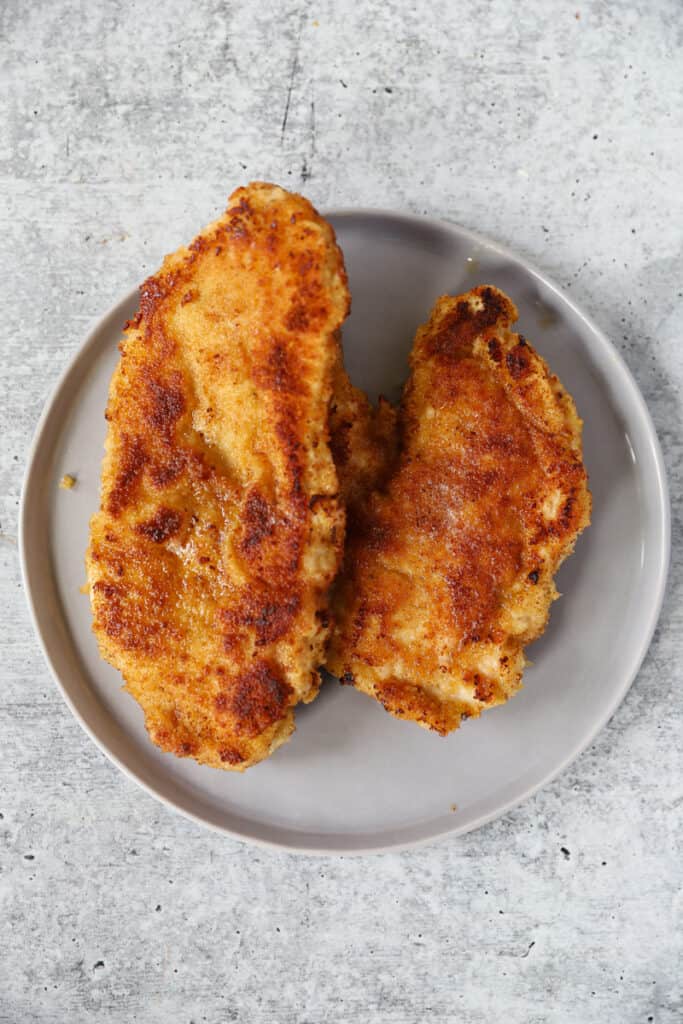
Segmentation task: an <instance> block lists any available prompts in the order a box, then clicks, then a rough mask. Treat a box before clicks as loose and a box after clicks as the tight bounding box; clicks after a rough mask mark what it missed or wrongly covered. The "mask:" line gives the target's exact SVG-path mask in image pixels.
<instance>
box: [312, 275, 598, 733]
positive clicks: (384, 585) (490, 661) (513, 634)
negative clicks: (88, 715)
mask: <svg viewBox="0 0 683 1024" xmlns="http://www.w3.org/2000/svg"><path fill="white" fill-rule="evenodd" d="M516 319H517V310H516V308H515V306H514V304H513V302H512V301H511V300H510V299H509V298H508V297H507V296H506V295H504V294H503V292H501V291H499V290H498V289H496V288H493V287H480V288H475V289H473V290H472V291H470V292H467V293H466V294H464V295H460V296H457V297H455V298H453V297H450V296H445V297H443V298H440V299H439V300H438V301H437V303H436V305H435V306H434V309H433V310H432V313H431V316H430V318H429V321H428V322H427V323H426V324H424V325H423V326H422V327H420V328H419V330H418V332H417V336H416V339H415V344H414V348H413V351H412V355H411V359H410V365H411V376H410V379H409V381H408V383H407V385H406V388H405V391H404V395H403V401H402V406H401V411H400V418H399V455H398V457H397V460H396V462H395V465H394V468H393V470H392V472H391V473H390V475H389V479H388V481H386V482H385V484H384V486H381V487H380V488H379V489H376V490H375V491H374V493H372V494H371V495H370V497H369V499H367V501H366V503H365V506H364V508H365V511H364V514H363V515H362V516H358V517H355V519H354V521H353V523H351V524H350V528H349V531H348V535H347V549H346V553H345V565H344V572H343V575H342V578H341V579H340V580H339V581H338V583H337V586H336V590H335V600H334V617H335V626H334V630H333V636H332V639H331V645H330V651H329V654H328V660H327V667H328V669H329V670H330V671H331V672H333V673H334V674H335V675H337V676H338V677H339V678H340V679H341V680H342V682H346V683H352V684H353V685H354V686H356V687H357V688H358V689H359V690H361V691H363V692H364V693H366V694H368V695H369V696H371V697H374V698H375V699H376V700H378V701H380V702H381V703H382V704H383V705H384V707H385V708H386V709H387V710H388V711H390V712H391V713H392V714H393V715H396V716H397V717H399V718H405V719H410V720H413V721H416V722H418V723H419V724H420V725H423V726H426V727H428V728H431V729H434V730H436V731H437V732H439V733H441V734H444V735H445V734H446V733H449V732H451V731H452V730H453V729H457V727H458V726H459V724H460V722H461V721H462V720H463V719H464V718H469V717H472V716H475V717H476V716H478V715H479V714H480V713H481V712H482V711H483V710H484V709H486V708H490V707H492V706H494V705H496V704H500V703H502V702H504V701H505V700H507V699H508V697H510V696H511V695H512V694H514V693H515V691H516V690H518V689H519V687H520V686H521V681H522V672H523V669H524V665H525V657H524V648H525V646H526V645H527V644H529V643H531V641H532V640H535V639H536V638H537V637H539V636H540V635H541V633H542V632H543V630H544V629H545V626H546V623H547V620H548V613H549V608H550V605H551V603H552V602H553V600H554V599H555V598H556V597H557V591H556V589H555V584H554V582H553V577H554V575H555V573H556V572H557V570H558V568H559V566H560V564H561V563H562V561H563V560H564V558H566V556H567V555H568V554H569V553H570V552H571V551H572V550H573V548H574V544H575V542H576V539H577V537H578V535H579V534H580V533H581V531H582V530H583V529H584V528H585V527H586V526H587V525H588V522H589V517H590V495H589V491H588V487H587V480H586V472H585V470H584V467H583V462H582V452H581V426H582V424H581V421H580V419H579V417H578V415H577V412H576V408H575V406H574V402H573V401H572V399H571V397H570V396H569V395H568V394H567V392H566V390H565V389H564V388H563V386H562V384H561V383H560V381H559V380H558V379H557V377H556V376H554V375H553V374H552V373H551V372H550V370H549V369H548V367H547V365H546V364H545V362H544V361H543V359H541V357H540V356H539V355H538V354H537V353H536V352H535V351H534V349H533V348H532V347H531V345H530V344H529V342H528V341H527V340H526V338H524V337H523V336H522V335H521V334H516V333H514V331H513V330H512V329H511V328H512V324H513V323H514V321H515V320H516Z"/></svg>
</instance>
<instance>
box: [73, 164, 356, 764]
mask: <svg viewBox="0 0 683 1024" xmlns="http://www.w3.org/2000/svg"><path fill="white" fill-rule="evenodd" d="M348 308H349V294H348V289H347V283H346V274H345V271H344V263H343V258H342V254H341V252H340V250H339V248H338V247H337V245H336V243H335V238H334V233H333V231H332V229H331V227H330V226H329V225H328V224H327V223H326V222H325V221H324V220H323V219H322V218H321V217H320V216H319V215H318V214H317V213H316V211H315V210H314V209H313V207H312V206H311V205H310V203H309V202H308V201H307V200H305V199H303V198H302V197H301V196H297V195H292V194H289V193H287V192H285V191H284V190H283V189H281V188H278V187H276V186H273V185H267V184H262V183H255V184H252V185H250V186H248V187H247V188H241V189H238V190H237V191H236V192H235V193H234V194H233V195H232V196H231V198H230V201H229V206H228V208H227V210H226V212H225V214H224V215H223V216H222V217H221V218H220V219H219V220H217V221H216V222H215V223H213V224H211V225H210V226H209V227H208V228H206V230H204V231H203V232H202V233H201V234H200V235H199V236H198V237H197V238H196V239H195V240H194V241H193V242H192V244H191V245H190V246H189V247H188V248H181V249H179V250H178V252H176V253H174V254H173V255H171V256H168V257H166V259H165V261H164V264H163V266H162V268H161V270H160V271H159V272H158V273H157V274H155V275H154V276H153V277H151V278H149V280H147V281H146V282H145V284H144V285H143V286H142V288H141V298H140V310H139V312H138V314H137V315H136V316H135V317H134V319H133V320H132V321H131V322H130V323H129V324H128V325H127V329H126V336H125V339H124V341H123V342H122V343H121V346H120V348H121V359H120V362H119V365H118V367H117V369H116V372H115V374H114V377H113V380H112V384H111V390H110V395H109V404H108V408H107V419H108V421H109V430H108V436H107V441H106V454H105V458H104V464H103V470H102V493H101V508H100V511H99V512H98V513H97V514H96V515H95V516H94V517H93V519H92V523H91V535H90V546H89V549H88V553H87V579H88V590H89V595H90V600H91V603H92V610H93V616H94V624H93V629H94V632H95V634H96V636H97V640H98V643H99V647H100V651H101V654H102V656H103V657H104V658H105V659H106V660H107V661H109V662H110V663H111V664H112V665H114V666H115V667H116V668H118V669H119V670H120V671H121V673H122V675H123V677H124V680H125V684H126V689H127V690H128V691H129V692H130V693H131V694H132V696H133V697H134V698H135V699H136V700H137V701H138V703H139V704H140V705H141V707H142V709H143V711H144V714H145V723H146V726H147V730H148V732H149V735H150V737H151V739H152V740H153V741H154V743H156V744H157V745H158V746H159V747H161V748H162V749H163V750H165V751H170V752H172V753H174V754H177V755H179V756H189V757H193V758H195V759H196V760H197V761H199V762H200V763H203V764H208V765H213V766H215V767H218V768H225V769H236V770H238V771H241V770H243V769H244V768H247V767H249V766H250V765H253V764H254V763H256V762H258V761H260V760H262V759H263V758H265V757H267V756H268V755H269V754H270V753H271V752H272V751H273V750H275V749H276V748H277V747H278V746H279V745H280V744H282V743H283V742H284V741H285V740H287V738H288V737H289V736H290V734H291V733H292V731H293V729H294V707H295V705H296V704H297V703H298V702H299V701H305V702H308V701H310V700H312V699H313V698H314V697H315V696H316V694H317V691H318V686H319V675H318V671H317V669H318V666H319V665H320V664H321V663H322V662H323V660H324V648H325V642H326V639H327V633H328V625H327V623H328V614H327V594H328V590H329V587H330V583H331V581H332V579H333V578H334V576H335V573H336V572H337V568H338V566H339V562H340V558H341V553H342V545H343V539H344V510H343V506H342V504H341V502H340V500H339V497H338V481H337V474H336V471H335V466H334V462H333V459H332V455H331V452H330V445H329V427H328V416H329V408H330V402H331V395H332V386H333V375H337V374H338V372H339V370H338V365H339V360H340V352H339V340H338V331H339V328H340V326H341V323H342V321H343V320H344V318H345V316H346V315H347V312H348Z"/></svg>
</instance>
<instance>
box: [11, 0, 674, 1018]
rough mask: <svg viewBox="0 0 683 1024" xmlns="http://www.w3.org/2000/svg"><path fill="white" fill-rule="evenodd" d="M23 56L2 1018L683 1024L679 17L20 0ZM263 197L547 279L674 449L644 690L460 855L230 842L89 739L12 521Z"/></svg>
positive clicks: (14, 244)
mask: <svg viewBox="0 0 683 1024" xmlns="http://www.w3.org/2000/svg"><path fill="white" fill-rule="evenodd" d="M0 32H1V43H0V58H1V64H0V108H1V110H2V122H1V123H2V132H1V135H0V190H1V193H2V203H1V204H0V217H1V218H2V223H1V231H0V275H1V276H0V280H1V281H2V292H3V302H2V306H3V323H4V328H3V329H2V359H1V360H0V380H1V382H2V402H1V403H0V437H1V438H2V441H1V444H0V522H1V530H2V533H1V536H0V553H1V563H0V564H1V569H0V606H1V607H2V609H3V611H4V614H5V616H6V618H5V620H4V622H5V626H4V628H3V629H2V631H1V633H0V645H1V661H0V664H1V666H2V670H1V679H2V690H1V698H0V922H1V925H2V926H1V927H0V1022H2V1024H23V1022H25V1021H36V1022H40V1024H48V1022H50V1024H52V1022H54V1024H78V1022H81V1021H92V1020H98V1021H100V1020H101V1021H107V1022H115V1024H119V1022H120V1024H124V1022H125V1024H128V1022H132V1021H140V1022H143V1021H144V1022H151V1024H156V1022H159V1024H161V1022H164V1024H165V1022H167V1021H169V1020H173V1021H174V1022H179V1024H180V1022H182V1024H190V1022H194V1024H201V1022H208V1024H221V1022H224V1021H237V1022H240V1024H241V1022H245V1024H247V1022H248V1024H264V1022H282V1024H292V1022H297V1024H323V1022H335V1024H336V1022H343V1021H354V1022H355V1021H363V1022H372V1024H374V1022H379V1021H382V1022H388V1024H389V1022H390V1024H422V1022H425V1021H434V1022H446V1021H448V1022H450V1021H459V1022H465V1024H469V1022H472V1024H493V1022H498V1021H505V1022H515V1024H516V1022H519V1024H537V1022H553V1024H555V1022H557V1024H560V1022H562V1024H565V1022H581V1024H586V1022H589V1021H591V1022H592V1021H595V1022H600V1024H631V1022H633V1024H636V1022H637V1024H640V1022H643V1024H645V1022H647V1021H653V1022H657V1024H675V1022H678V1021H681V1020H682V1019H683V995H682V992H681V967H682V962H681V961H682V940H681V881H682V869H681V864H682V859H683V848H682V842H681V809H682V807H683V782H682V771H681V769H682V765H681V723H682V722H683V707H682V703H683V702H682V698H681V683H682V682H683V666H682V664H681V654H682V653H683V644H682V638H681V618H682V611H683V599H682V593H681V588H682V585H683V567H682V566H681V560H680V554H681V539H682V538H681V521H680V496H681V484H682V482H683V469H682V465H681V450H682V449H681V394H680V391H681V383H682V382H683V350H682V346H681V322H682V321H683V189H682V184H683V173H682V171H681V168H682V166H683V118H682V114H681V112H682V111H683V9H682V8H681V5H680V3H679V2H678V0H651V2H648V3H645V2H629V3H626V2H623V3H609V2H606V0H589V2H586V0H574V2H573V3H572V4H569V3H565V2H562V3H560V2H552V3H544V4H533V5H532V4H521V3H516V2H512V0H501V2H495V3H484V2H476V0H463V2H461V3H445V2H443V0H429V2H427V0H417V2H413V3H400V2H399V0H387V2H381V0H366V2H363V0H359V2H356V3H354V2H351V0H337V2H336V3H332V2H330V0H320V2H303V0H291V2H287V3H281V4H280V3H261V4H251V3H247V2H233V3H221V2H217V0H216V2H211V0H197V2H179V0H167V2H166V3H165V4H161V3H158V2H154V0H150V2H147V3H143V2H141V0H140V2H137V3H134V2H125V0H115V2H105V0H95V2H93V3H89V4H86V3H84V2H73V3H71V2H67V0H56V2H39V0H28V2H24V3H20V2H18V0H4V2H3V4H2V5H0ZM251 178H264V179H270V180H274V181H278V182H281V183H282V184H284V185H286V186H292V187H295V188H299V189H303V190H304V191H305V192H306V193H307V194H308V195H309V196H310V197H311V198H312V199H313V200H314V201H315V202H316V203H318V204H319V205H321V206H322V207H330V206H358V205H362V206H378V205H381V206H386V207H393V208H396V209H403V210H410V211H414V212H425V213H429V214H431V215H434V216H438V217H444V218H448V219H451V220H454V221H458V222H460V223H462V224H464V225H465V226H467V227H470V228H474V229H476V230H479V231H481V232H483V233H486V234H489V235H491V236H493V237H496V238H498V239H500V240H501V241H502V242H504V243H506V244H508V245H510V246H512V247H514V248H515V249H517V250H519V251H520V252H521V253H523V254H524V255H526V256H528V257H530V258H531V259H532V260H534V261H536V262H537V263H539V264H540V265H541V266H543V267H544V268H545V269H546V270H547V271H548V272H549V273H550V274H552V275H554V276H555V277H556V278H557V279H558V280H559V281H560V282H562V283H563V284H564V285H565V286H566V288H568V289H570V293H571V294H572V295H573V296H574V297H575V298H576V299H577V300H578V301H579V302H580V303H582V304H583V305H584V306H585V308H586V309H587V310H588V311H589V312H590V313H591V314H592V315H593V316H594V317H595V318H596V320H597V321H598V323H599V324H600V325H601V326H602V327H603V329H604V330H605V331H606V332H607V333H608V334H609V335H610V337H611V338H612V339H613V341H614V343H615V344H616V345H617V346H618V348H619V350H620V351H621V352H622V354H623V355H624V357H625V358H626V360H627V362H628V364H629V366H630V367H631V369H632V371H633V372H634V374H635V376H636V378H637V380H638V382H639V384H640V386H641V388H642V390H643V393H644V394H645V396H646V399H647V401H648V403H649V406H650V409H651V411H652V414H653V416H654V419H655V421H656V425H657V428H658V430H659V434H660V437H661V440H662V443H663V446H664V451H665V455H666V460H667V467H668V471H669V475H670V483H671V489H672V497H673V504H674V560H673V567H672V575H671V579H670V584H669V590H668V596H667V600H666V603H665V607H664V612H663V615H662V619H661V623H660V626H659V629H658V631H657V634H656V637H655V641H654V643H653V645H652V648H651V651H650V653H649V655H648V657H647V660H646V662H645V664H644V666H643V669H642V671H641V673H640V675H639V677H638V679H637V681H636V683H635V685H634V686H633V688H632V690H631V692H630V693H629V695H628V697H627V699H626V701H625V702H624V704H623V705H622V707H621V708H620V709H619V711H618V712H617V714H616V715H615V716H614V719H613V720H612V721H611V723H610V724H609V725H608V727H607V728H606V729H605V730H604V731H603V732H602V734H601V735H600V736H599V738H598V739H597V741H596V742H595V743H594V744H593V745H592V747H591V748H590V749H589V750H588V751H587V752H586V753H585V754H584V755H583V756H582V757H581V758H580V759H579V761H578V762H577V763H576V764H575V765H574V766H573V767H572V768H571V769H570V770H569V771H568V772H566V773H565V775H564V776H563V777H562V778H560V779H559V780H557V781H556V782H555V783H553V784H552V785H551V786H549V787H548V788H547V789H545V790H544V791H543V792H541V793H540V794H538V795H537V796H536V797H535V798H534V799H532V800H530V801H529V802H528V803H527V804H525V805H524V806H522V807H520V808H518V809H517V810H515V811H514V812H513V813H511V814H509V815H507V816H506V817H505V818H504V819H502V820H499V821H498V822H496V823H494V824H492V825H489V826H488V827H486V828H484V829H482V830H481V831H480V832H477V833H475V834H472V835H469V836H467V837H465V838H462V839H455V840H450V841H446V842H443V843H441V844H440V845H437V846H434V847H431V848H426V849H420V850H418V851H415V852H408V853H403V854H395V855H385V856H382V857H376V858H373V859H369V860H353V859H341V858H337V859H313V860H310V859H303V858H298V857H295V856H292V855H287V854H278V853H276V852H264V851H259V850H254V849H250V848H248V847H247V846H244V845H241V844H240V843H238V842H233V841H230V840H227V839H224V838H222V837H220V836H217V835H213V834H210V833H208V832H204V831H202V830H201V829H199V828H198V827H196V826H195V825H193V824H191V823H189V822H187V821H185V820H183V819H181V818H179V817H176V816H174V815H173V814H171V813H170V812H168V811H166V810H165V809H164V808H163V807H161V806H160V805H158V804H156V803H155V802H154V801H153V800H152V799H151V798H150V797H148V796H147V795H145V794H144V793H142V792H141V791H138V789H137V788H136V787H135V786H134V785H133V784H132V783H130V782H128V781H126V780H125V779H124V778H123V777H122V776H121V775H120V774H119V773H118V772H117V771H116V769H115V768H114V767H113V766H112V765H110V764H109V763H108V762H107V761H106V760H105V758H104V757H103V756H102V755H101V754H100V753H99V752H98V751H97V750H96V748H95V747H94V746H93V745H92V744H91V743H90V742H89V740H88V739H87V738H86V737H85V735H84V734H83V733H82V732H81V730H80V728H79V726H78V725H77V724H76V722H75V721H74V720H73V719H72V717H71V715H70V713H69V711H68V710H67V708H66V706H65V705H64V704H63V703H62V701H61V698H60V697H59V695H58V693H57V691H56V689H55V687H54V686H53V684H52V682H51V680H50V678H49V676H48V672H47V669H46V667H45V665H44V663H43V660H42V657H41V654H40V651H39V649H38V646H37V643H36V640H35V639H34V636H33V633H32V629H31V625H30V622H29V619H28V614H27V610H26V606H25V601H24V596H23V593H22V589H21V582H20V573H19V565H18V558H17V546H16V519H17V507H18V499H19V492H20V487H21V480H22V474H23V468H24V463H25V459H26V455H27V451H28V447H29V443H30V439H31V435H32V432H33V429H34V426H35V423H36V420H37V418H38V415H39V413H40V410H41V408H42V406H43V404H44V402H45V400H46V397H47V395H48V394H49V392H50V390H51V388H52V386H53V384H54V382H55V380H56V378H57V376H58V374H59V373H60V371H61V369H62V368H63V366H64V365H65V363H66V361H67V360H68V358H69V357H70V355H71V354H72V353H73V352H74V351H75V349H76V348H77V346H78V344H79V341H80V340H81V338H82V335H83V331H84V328H85V326H86V324H87V323H88V321H90V319H91V318H92V317H94V316H96V315H98V314H99V313H101V312H102V311H103V310H105V309H106V308H107V307H108V306H109V305H110V304H111V303H112V302H113V301H114V300H115V299H116V298H117V297H119V296H120V295H121V294H122V293H124V292H125V291H126V290H127V289H128V288H129V287H131V286H132V285H133V284H135V283H137V282H139V281H140V280H141V279H142V278H143V277H144V276H145V275H146V274H147V273H148V272H150V271H152V270H153V269H154V268H155V267H156V266H157V264H158V263H159V261H160V259H161V257H162V255H163V253H164V252H166V251H168V250H171V249H173V248H175V247H176V246H177V245H178V244H179V243H180V242H182V241H186V240H187V239H188V238H189V237H191V236H192V234H193V233H194V231H195V230H196V229H197V228H198V227H199V226H200V225H202V224H204V223H205V222H207V221H208V220H209V219H211V218H212V217H213V216H214V215H216V214H217V213H218V211H220V209H221V208H222V205H223V203H224V201H225V198H226V196H227V194H228V193H229V192H230V191H231V190H232V188H233V187H234V186H236V185H237V184H239V183H242V182H245V181H247V180H249V179H251Z"/></svg>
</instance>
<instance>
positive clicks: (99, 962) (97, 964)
mask: <svg viewBox="0 0 683 1024" xmlns="http://www.w3.org/2000/svg"><path fill="white" fill-rule="evenodd" d="M100 967H104V960H96V961H95V963H94V964H93V965H92V969H93V971H98V970H99V969H100Z"/></svg>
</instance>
